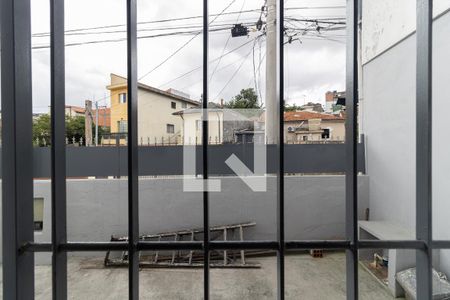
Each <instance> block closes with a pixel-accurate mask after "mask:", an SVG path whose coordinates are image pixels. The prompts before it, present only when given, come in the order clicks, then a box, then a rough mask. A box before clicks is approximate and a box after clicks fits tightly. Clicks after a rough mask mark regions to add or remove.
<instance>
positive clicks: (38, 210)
mask: <svg viewBox="0 0 450 300" xmlns="http://www.w3.org/2000/svg"><path fill="white" fill-rule="evenodd" d="M33 215H34V231H42V228H43V227H44V198H34V200H33Z"/></svg>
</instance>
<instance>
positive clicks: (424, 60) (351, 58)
mask: <svg viewBox="0 0 450 300" xmlns="http://www.w3.org/2000/svg"><path fill="white" fill-rule="evenodd" d="M416 1H417V12H416V13H417V32H416V34H417V41H418V42H417V46H416V47H417V70H416V76H417V77H416V79H417V86H416V96H417V97H416V103H417V111H416V114H417V115H416V121H417V122H416V123H417V125H416V126H417V131H416V140H417V146H416V156H417V157H416V160H417V161H416V162H417V164H416V173H417V175H416V176H417V178H416V179H417V182H418V183H420V184H417V185H416V186H417V187H416V188H417V196H416V212H417V213H416V226H417V228H416V235H417V236H416V238H417V239H416V240H408V241H371V240H359V239H358V235H357V221H358V216H357V210H358V206H357V187H358V185H357V163H356V162H357V160H356V155H357V151H356V148H357V147H356V144H357V139H358V137H357V135H356V133H357V122H356V120H357V119H356V113H357V109H356V108H357V101H358V68H357V61H358V55H357V54H358V47H357V45H358V43H357V38H358V36H357V33H358V26H359V25H358V21H359V17H360V0H349V1H347V39H348V40H347V71H346V72H347V76H346V86H347V88H346V91H347V99H346V102H347V103H346V104H347V106H346V109H347V116H348V118H347V123H346V142H345V143H346V162H347V164H346V165H347V169H346V175H345V176H346V186H345V190H346V239H345V240H337V241H323V240H322V241H291V240H285V239H284V134H283V128H284V126H283V124H284V120H283V109H284V105H283V104H284V103H283V101H282V100H281V101H280V99H284V91H283V87H284V60H283V59H284V53H283V51H282V50H283V39H278V40H279V43H278V56H277V63H278V64H279V71H278V74H277V78H278V79H277V81H278V86H279V88H278V104H279V127H280V128H279V130H280V131H279V137H278V138H279V140H278V145H277V149H278V152H277V156H278V161H279V168H278V172H277V228H278V230H277V232H278V236H277V239H276V240H269V241H211V240H210V236H209V230H208V229H209V194H208V192H207V191H206V192H203V227H204V230H205V231H204V232H205V234H204V239H203V241H194V242H183V243H180V242H176V243H173V242H151V241H140V240H139V219H138V215H139V211H138V204H139V202H138V160H137V155H138V139H137V8H136V0H127V59H128V64H127V69H128V71H127V73H128V76H127V89H128V99H126V100H127V101H126V103H127V111H128V124H127V126H128V144H127V148H128V152H127V157H128V179H127V180H128V217H129V218H128V225H129V226H128V228H129V231H128V236H129V241H128V242H121V243H98V242H79V241H67V232H66V226H67V218H66V173H65V171H66V170H65V163H66V149H65V143H64V140H65V139H64V134H65V111H64V103H65V71H64V68H65V60H64V55H65V48H64V47H65V43H64V1H58V0H51V1H50V10H51V14H50V15H51V22H50V24H51V26H50V29H51V30H50V31H51V45H50V49H51V125H52V131H51V135H52V147H51V148H52V149H51V168H52V177H51V179H52V186H51V191H52V226H51V230H52V242H51V243H42V242H34V230H33V226H32V225H33V218H32V216H33V203H32V201H31V200H30V199H33V175H32V173H31V172H30V165H32V155H33V151H32V150H33V145H32V139H31V136H32V134H31V133H32V132H31V128H32V123H31V120H32V103H31V101H29V99H31V96H32V91H31V86H32V84H31V59H29V58H31V43H30V41H31V20H30V1H29V0H3V1H2V18H1V21H0V22H1V25H2V26H1V30H2V34H1V39H2V43H1V44H2V57H1V59H2V63H1V66H2V70H1V72H2V76H1V80H2V89H1V91H2V118H3V120H2V122H3V127H2V130H3V148H4V149H3V151H2V159H3V174H5V176H4V177H3V189H2V193H3V197H2V199H3V200H2V201H3V206H2V210H3V211H2V214H3V224H4V228H5V227H8V228H9V230H8V231H4V235H3V246H4V251H3V272H4V274H5V275H4V276H3V290H4V292H3V297H5V299H33V298H34V253H36V252H51V253H52V255H53V259H52V268H53V272H52V279H53V281H52V292H53V297H54V298H56V299H66V298H67V253H68V252H73V251H106V250H122V251H128V253H129V262H130V263H129V298H130V299H133V300H134V299H136V300H137V299H138V298H139V264H138V263H139V261H138V254H139V251H143V250H202V251H203V252H204V267H203V270H204V280H203V281H204V298H205V299H209V253H210V252H211V251H214V250H232V249H240V250H245V249H266V250H275V251H276V252H277V254H278V255H277V273H278V280H277V286H278V299H284V289H285V282H284V255H285V251H287V250H300V249H311V248H323V249H342V250H346V253H347V256H346V257H347V260H346V274H347V299H358V249H364V248H387V249H394V248H395V249H415V250H416V266H417V295H418V299H431V297H432V285H431V278H432V273H431V270H432V250H433V249H449V248H450V241H448V240H443V241H436V240H433V238H432V234H431V229H432V227H431V225H432V215H431V152H432V151H431V136H432V128H431V126H429V124H431V105H432V97H431V96H432V94H431V83H432V77H431V71H432V63H431V62H432V54H431V49H432V48H431V44H432V8H433V4H432V0H416ZM277 7H278V9H277V19H278V20H279V22H277V32H278V34H279V36H280V35H282V34H283V32H284V2H283V1H281V0H278V1H277ZM208 26H209V21H208V0H203V32H204V33H205V34H203V97H204V99H208V41H209V37H208ZM24 57H25V58H28V59H20V58H24ZM16 82H20V84H15V83H16ZM19 107H20V109H17V108H19ZM202 108H203V109H204V110H203V115H204V116H206V108H207V101H203V103H202ZM206 120H207V118H203V121H202V122H203V131H202V141H203V144H202V146H201V147H202V152H203V158H204V162H205V163H203V169H202V171H203V172H202V173H203V177H204V178H205V179H207V178H208V163H207V161H208V160H207V157H208V123H207V121H206ZM18 127H20V128H21V130H15V128H18ZM55 199H58V201H56V200H55ZM18 207H20V208H21V209H20V211H19V210H18ZM6 274H7V275H8V276H6Z"/></svg>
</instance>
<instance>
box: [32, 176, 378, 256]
mask: <svg viewBox="0 0 450 300" xmlns="http://www.w3.org/2000/svg"><path fill="white" fill-rule="evenodd" d="M268 183H269V184H268V191H267V192H260V193H257V192H253V191H251V190H250V189H249V188H248V187H247V186H246V185H245V184H244V183H243V182H242V181H241V180H240V179H239V178H236V177H226V178H222V192H220V193H211V194H210V207H211V210H210V220H211V221H210V222H211V225H221V224H233V223H239V222H247V221H255V222H256V227H254V228H251V229H249V230H248V231H247V232H246V233H248V234H247V235H246V236H245V238H246V239H253V240H254V239H261V240H267V239H272V240H273V239H276V178H275V177H269V181H268ZM344 183H345V179H344V176H289V177H286V182H285V188H286V189H285V197H286V200H285V201H286V225H285V226H286V239H305V240H309V239H334V238H344V226H345V205H344V204H345V191H344ZM34 194H35V197H43V198H44V228H43V231H42V232H40V233H36V234H35V239H36V241H39V242H49V241H50V238H51V227H50V226H51V207H50V202H51V199H50V182H49V181H47V180H45V181H36V182H35V190H34ZM368 194H369V185H368V178H367V177H366V176H361V177H360V180H359V195H360V198H359V201H360V207H359V215H360V217H361V218H363V217H364V211H365V209H366V208H367V207H368V203H369V199H368ZM67 201H68V209H67V211H68V217H67V222H68V239H69V240H70V241H109V239H110V237H111V235H113V234H114V235H126V234H127V181H126V180H125V179H96V180H85V179H84V180H69V181H68V182H67ZM139 208H140V229H141V233H158V232H164V231H171V230H177V229H184V228H195V227H202V222H203V219H202V218H203V216H202V195H201V193H187V192H183V191H182V180H181V179H142V180H141V181H140V207H139ZM102 255H103V253H102ZM36 261H37V263H49V262H50V256H49V255H48V254H42V253H37V254H36Z"/></svg>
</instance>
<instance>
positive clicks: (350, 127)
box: [345, 0, 359, 300]
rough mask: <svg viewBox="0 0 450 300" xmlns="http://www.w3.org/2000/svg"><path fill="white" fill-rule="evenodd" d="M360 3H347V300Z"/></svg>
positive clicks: (352, 294)
mask: <svg viewBox="0 0 450 300" xmlns="http://www.w3.org/2000/svg"><path fill="white" fill-rule="evenodd" d="M358 13H359V9H358V0H348V1H347V51H346V52H347V58H346V60H347V62H346V66H347V70H346V103H345V104H346V111H347V120H346V128H345V139H346V141H345V147H346V151H345V154H346V160H347V163H346V172H345V206H346V209H345V211H346V215H345V221H346V222H345V227H346V238H347V239H348V240H349V241H350V242H351V245H352V247H351V249H348V250H346V258H347V259H346V261H347V281H346V282H347V299H349V300H355V299H358V245H357V243H358V230H357V229H358V173H357V172H358V169H357V161H358V160H357V146H358V145H357V127H358V124H357V119H358Z"/></svg>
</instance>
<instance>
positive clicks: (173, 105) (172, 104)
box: [170, 101, 177, 109]
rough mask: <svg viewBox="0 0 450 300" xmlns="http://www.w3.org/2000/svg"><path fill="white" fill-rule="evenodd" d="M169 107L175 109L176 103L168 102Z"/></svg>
mask: <svg viewBox="0 0 450 300" xmlns="http://www.w3.org/2000/svg"><path fill="white" fill-rule="evenodd" d="M170 105H171V106H172V108H173V109H176V108H177V103H176V102H173V101H172V102H170Z"/></svg>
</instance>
